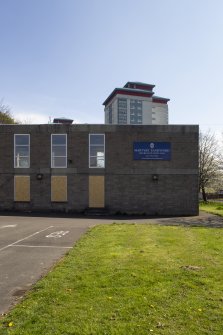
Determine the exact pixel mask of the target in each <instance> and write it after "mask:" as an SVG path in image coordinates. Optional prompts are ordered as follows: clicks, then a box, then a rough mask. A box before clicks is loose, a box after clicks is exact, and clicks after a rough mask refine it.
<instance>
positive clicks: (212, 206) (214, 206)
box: [200, 201, 223, 216]
mask: <svg viewBox="0 0 223 335" xmlns="http://www.w3.org/2000/svg"><path fill="white" fill-rule="evenodd" d="M200 209H201V210H202V211H205V212H208V213H212V214H216V215H219V216H223V202H214V201H213V202H212V201H211V202H201V203H200Z"/></svg>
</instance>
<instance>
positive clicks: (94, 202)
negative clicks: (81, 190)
mask: <svg viewBox="0 0 223 335" xmlns="http://www.w3.org/2000/svg"><path fill="white" fill-rule="evenodd" d="M104 193H105V190H104V176H89V207H91V208H103V207H104V206H105V195H104Z"/></svg>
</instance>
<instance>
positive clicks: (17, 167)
mask: <svg viewBox="0 0 223 335" xmlns="http://www.w3.org/2000/svg"><path fill="white" fill-rule="evenodd" d="M16 136H28V138H29V144H28V145H26V144H25V145H23V146H28V148H29V155H28V166H27V167H26V166H16V147H17V146H22V145H16ZM24 157H27V156H24ZM13 158H14V169H29V168H30V134H14V157H13Z"/></svg>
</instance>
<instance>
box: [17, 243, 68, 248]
mask: <svg viewBox="0 0 223 335" xmlns="http://www.w3.org/2000/svg"><path fill="white" fill-rule="evenodd" d="M11 247H24V248H57V249H72V248H73V247H60V246H54V245H26V244H15V245H11Z"/></svg>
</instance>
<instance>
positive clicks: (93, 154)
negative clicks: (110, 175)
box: [89, 134, 105, 168]
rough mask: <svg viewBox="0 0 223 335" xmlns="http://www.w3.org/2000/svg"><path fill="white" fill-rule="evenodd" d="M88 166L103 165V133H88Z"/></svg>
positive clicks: (98, 166) (102, 166)
mask: <svg viewBox="0 0 223 335" xmlns="http://www.w3.org/2000/svg"><path fill="white" fill-rule="evenodd" d="M89 167H90V168H104V167H105V135H104V134H89Z"/></svg>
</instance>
